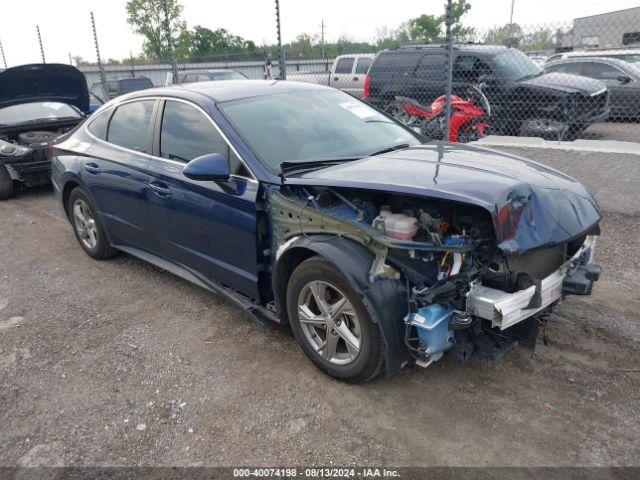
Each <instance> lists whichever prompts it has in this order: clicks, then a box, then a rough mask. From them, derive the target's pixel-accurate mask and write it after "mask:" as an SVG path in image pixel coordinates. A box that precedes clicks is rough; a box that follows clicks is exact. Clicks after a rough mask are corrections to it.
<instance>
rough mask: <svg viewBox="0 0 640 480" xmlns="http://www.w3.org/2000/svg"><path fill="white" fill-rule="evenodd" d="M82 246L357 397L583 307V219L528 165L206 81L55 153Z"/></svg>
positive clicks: (589, 275) (93, 127) (320, 99)
mask: <svg viewBox="0 0 640 480" xmlns="http://www.w3.org/2000/svg"><path fill="white" fill-rule="evenodd" d="M52 154H53V184H54V189H55V191H56V193H57V195H58V198H59V200H60V205H61V207H62V208H63V209H64V211H65V212H66V215H67V217H68V218H69V221H70V223H71V225H72V227H73V231H74V232H75V235H76V237H77V239H78V242H79V244H80V246H81V247H82V248H83V249H84V250H85V252H86V253H87V254H88V255H89V256H91V257H93V258H95V259H100V260H103V259H107V258H110V257H112V256H114V255H116V254H117V253H118V252H125V253H128V254H131V255H134V256H137V257H139V258H141V259H144V260H146V261H148V262H151V263H153V264H155V265H157V266H159V267H161V268H164V269H166V270H168V271H170V272H173V273H174V274H176V275H179V276H181V277H183V278H186V279H188V280H190V281H192V282H194V283H195V284H197V285H199V286H201V287H203V288H206V289H208V290H210V291H213V292H218V293H222V294H224V295H225V296H227V297H228V298H229V299H231V300H232V301H233V302H234V303H236V304H237V305H238V306H240V307H241V308H243V309H244V310H245V311H246V312H247V313H248V314H249V315H250V316H251V317H252V318H253V319H255V320H256V321H258V322H262V321H263V320H265V319H270V320H273V321H276V322H281V323H289V324H290V325H291V328H292V330H293V333H294V335H295V338H296V340H297V341H298V342H299V344H300V346H301V348H302V349H303V351H304V352H305V353H306V354H307V355H308V356H309V358H310V359H311V360H312V361H313V362H314V363H315V364H316V365H317V366H318V367H319V368H320V369H322V370H323V371H324V372H326V373H328V374H329V375H332V376H334V377H336V378H339V379H342V380H345V381H350V382H361V381H366V380H368V379H371V378H373V377H375V376H376V375H377V374H379V373H381V372H385V373H387V374H391V373H393V372H395V371H397V370H398V369H400V368H401V367H402V366H404V365H407V364H409V363H412V362H415V363H417V364H418V365H422V366H428V365H430V364H431V363H432V362H435V361H437V360H439V359H440V358H442V356H443V355H444V354H445V353H447V354H452V355H456V356H458V357H459V358H462V359H466V358H469V357H471V356H473V355H482V356H485V357H488V358H491V359H498V358H500V357H501V356H502V355H503V354H504V353H505V352H506V351H507V350H508V349H509V348H510V347H512V346H514V345H515V344H516V343H518V342H519V343H524V344H528V345H535V342H536V336H537V334H538V330H539V328H540V327H541V326H544V325H545V324H546V322H547V321H549V319H550V318H551V312H552V311H553V309H554V308H555V306H556V305H557V304H558V303H559V302H560V301H561V300H562V298H563V297H565V296H566V295H570V294H578V295H588V294H590V293H591V290H592V286H593V282H594V281H595V280H597V279H598V277H599V275H600V269H599V267H597V266H596V265H594V264H593V263H592V261H593V256H594V252H595V242H596V237H597V235H598V234H599V226H598V225H599V222H600V219H601V216H602V214H601V211H600V209H599V207H598V205H597V204H596V201H595V200H594V199H593V197H592V196H591V195H590V194H589V192H587V190H586V189H585V188H584V187H583V186H582V185H581V184H580V183H579V182H577V181H576V180H574V179H572V178H570V177H568V176H567V175H565V174H563V173H561V172H559V171H556V170H554V169H552V168H549V167H547V166H545V165H542V164H540V163H537V162H534V161H532V160H528V159H526V158H522V157H518V156H515V155H510V154H506V153H501V152H498V151H494V150H487V149H483V148H477V147H472V146H463V145H459V144H452V143H446V142H436V143H434V142H430V141H428V140H427V139H425V138H424V137H421V136H420V135H419V134H417V133H415V132H414V131H412V130H411V129H409V128H407V127H405V126H403V125H402V124H400V123H398V122H396V121H395V120H393V119H392V118H391V117H389V116H387V115H386V114H384V113H382V112H381V111H379V110H376V109H374V108H372V107H371V106H369V105H367V104H366V103H364V102H362V101H360V100H358V99H355V98H353V97H352V96H350V95H348V94H346V93H343V92H340V91H338V90H335V89H332V88H328V87H324V86H318V85H311V84H303V83H299V82H286V81H255V80H254V81H242V80H236V81H221V82H205V83H193V84H189V85H181V86H179V87H169V88H159V89H153V90H146V91H143V92H136V93H133V94H129V95H126V96H124V97H120V98H118V99H115V100H113V101H111V102H109V103H108V104H106V105H104V106H103V107H102V108H101V109H100V110H99V111H98V112H96V113H95V114H94V116H93V117H92V118H91V119H90V120H89V121H88V122H87V123H86V124H85V125H84V126H82V127H81V128H79V129H77V130H76V131H75V132H74V133H73V134H72V135H71V136H69V137H68V138H65V139H63V140H62V141H59V142H57V143H56V144H55V145H54V149H53V152H52Z"/></svg>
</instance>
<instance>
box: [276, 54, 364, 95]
mask: <svg viewBox="0 0 640 480" xmlns="http://www.w3.org/2000/svg"><path fill="white" fill-rule="evenodd" d="M375 56H376V54H375V53H358V54H353V55H340V56H339V57H337V58H336V59H335V60H334V62H333V65H332V67H331V71H330V72H309V73H287V80H293V81H296V82H306V83H318V84H320V85H328V86H330V87H334V88H338V89H340V90H344V91H345V92H347V93H350V94H352V95H355V96H357V97H361V98H362V97H363V96H364V79H365V77H366V76H367V72H368V71H369V67H370V66H371V64H372V63H373V59H374V58H375Z"/></svg>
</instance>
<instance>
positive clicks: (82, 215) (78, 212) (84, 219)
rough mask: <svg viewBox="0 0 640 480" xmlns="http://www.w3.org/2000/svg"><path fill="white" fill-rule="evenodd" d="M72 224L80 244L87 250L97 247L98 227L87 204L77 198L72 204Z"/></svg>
mask: <svg viewBox="0 0 640 480" xmlns="http://www.w3.org/2000/svg"><path fill="white" fill-rule="evenodd" d="M73 224H74V226H75V228H76V232H78V237H79V238H80V241H81V242H82V244H83V245H84V246H85V247H86V248H88V249H89V250H93V249H94V248H96V246H97V245H98V227H97V225H96V220H95V218H93V213H91V208H89V205H88V204H87V202H85V201H84V200H82V199H81V198H78V199H77V200H76V201H75V202H73Z"/></svg>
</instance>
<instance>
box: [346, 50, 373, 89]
mask: <svg viewBox="0 0 640 480" xmlns="http://www.w3.org/2000/svg"><path fill="white" fill-rule="evenodd" d="M372 62H373V59H372V58H371V57H359V56H356V58H355V67H354V72H353V76H352V78H351V83H350V85H349V86H348V87H345V88H344V89H343V90H344V91H345V92H348V93H350V94H351V95H355V96H356V97H358V98H362V97H364V79H365V78H366V76H367V72H368V71H369V67H370V66H371V63H372Z"/></svg>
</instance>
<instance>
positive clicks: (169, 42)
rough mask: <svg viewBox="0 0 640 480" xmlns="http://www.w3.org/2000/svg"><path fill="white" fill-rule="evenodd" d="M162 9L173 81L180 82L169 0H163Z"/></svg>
mask: <svg viewBox="0 0 640 480" xmlns="http://www.w3.org/2000/svg"><path fill="white" fill-rule="evenodd" d="M162 9H163V10H164V29H165V33H166V35H167V46H168V48H169V60H170V61H171V74H172V76H173V80H172V83H178V64H177V63H176V56H175V54H174V53H173V37H172V36H171V24H170V23H169V5H167V0H163V2H162Z"/></svg>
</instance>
